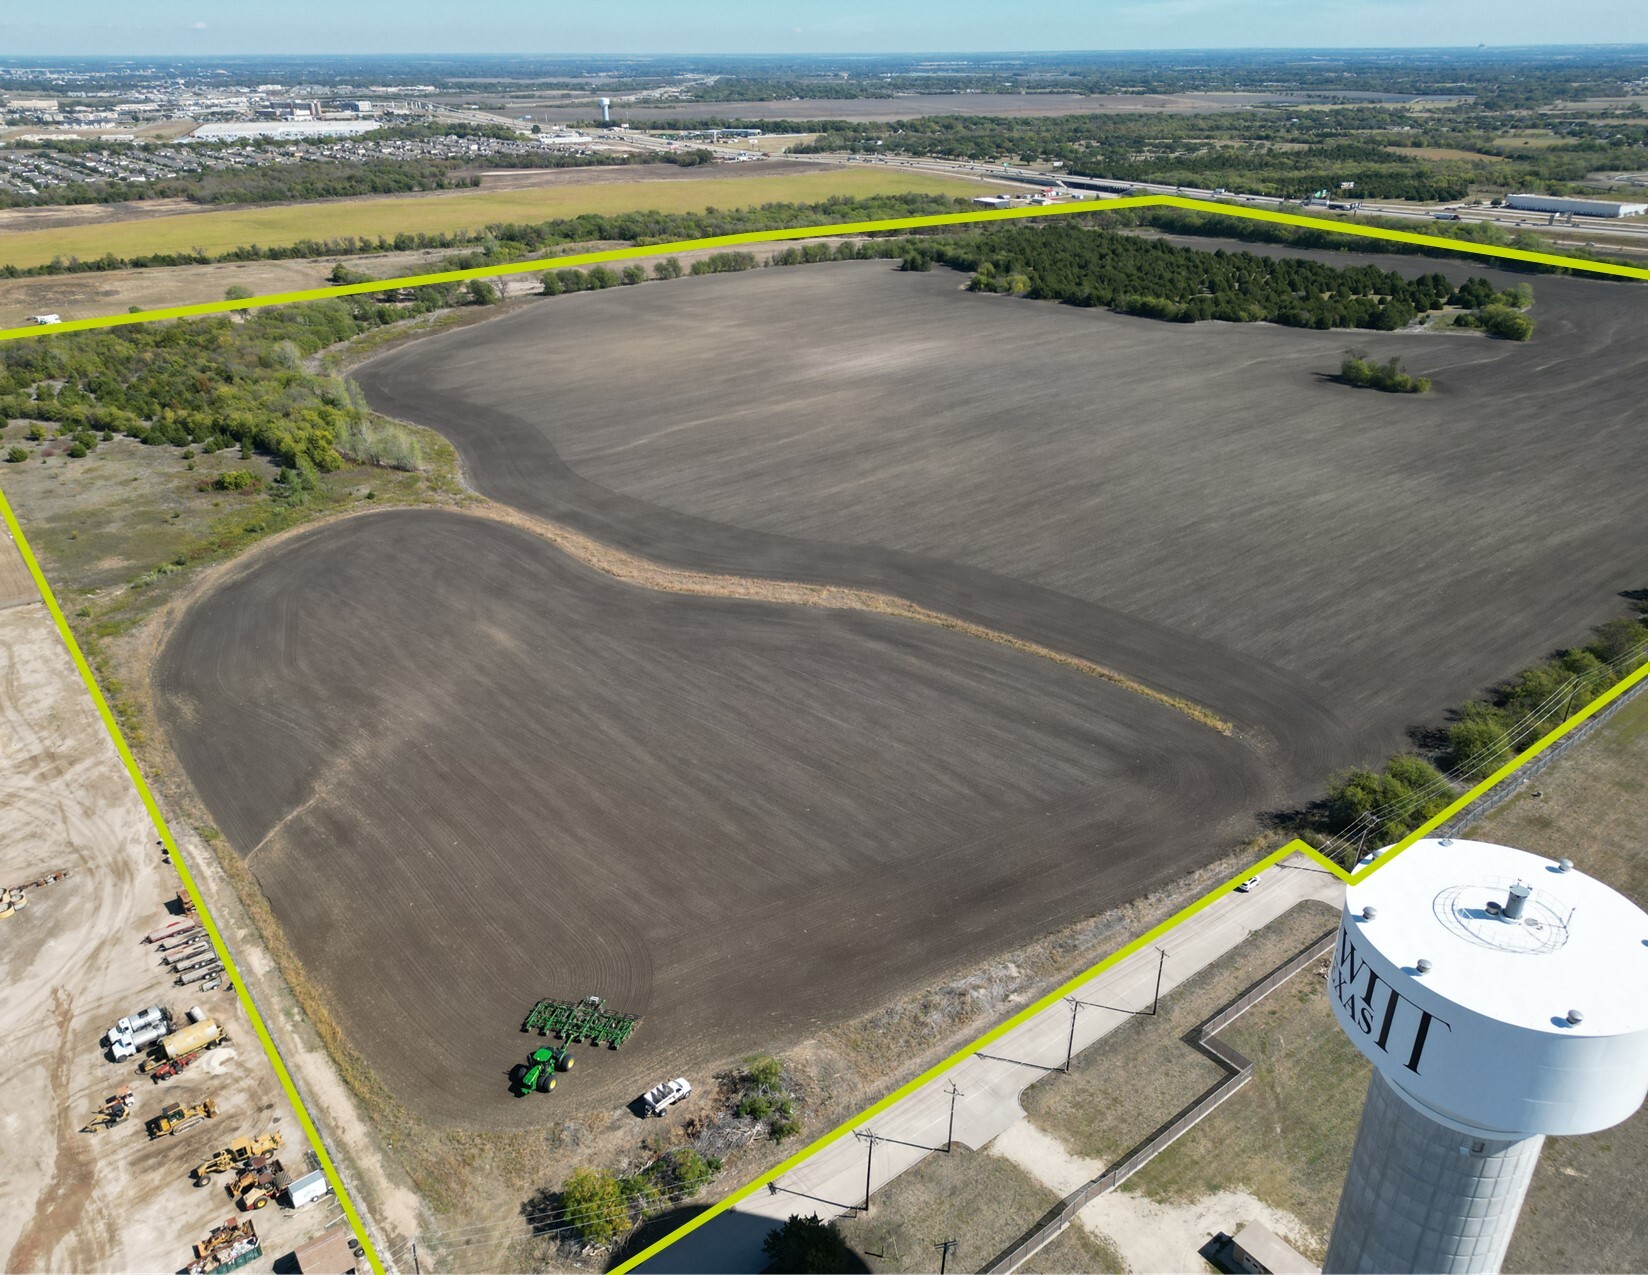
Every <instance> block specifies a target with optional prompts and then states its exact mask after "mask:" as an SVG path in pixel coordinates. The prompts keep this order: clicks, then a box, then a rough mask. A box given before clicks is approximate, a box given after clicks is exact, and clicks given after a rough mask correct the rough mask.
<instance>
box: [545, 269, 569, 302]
mask: <svg viewBox="0 0 1650 1275" xmlns="http://www.w3.org/2000/svg"><path fill="white" fill-rule="evenodd" d="M539 282H540V283H541V284H542V285H543V288H542V291H543V294H544V295H545V296H547V297H559V296H560V295H561V294H562V293H563V292H564V291H565V289H564V288H563V287H562V283H561V280H560V279H559V278H557V277H556V272H555V271H553V270H551V271H546V272H545V273H544V274H543V275H542V276H540V278H539Z"/></svg>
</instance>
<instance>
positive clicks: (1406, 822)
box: [1300, 616, 1645, 846]
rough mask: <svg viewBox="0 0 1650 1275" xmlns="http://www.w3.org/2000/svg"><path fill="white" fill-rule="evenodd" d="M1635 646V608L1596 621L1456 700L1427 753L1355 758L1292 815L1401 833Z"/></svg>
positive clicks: (1641, 637)
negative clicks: (1378, 763) (1483, 689)
mask: <svg viewBox="0 0 1650 1275" xmlns="http://www.w3.org/2000/svg"><path fill="white" fill-rule="evenodd" d="M1644 649H1645V629H1644V621H1643V619H1642V617H1641V618H1637V619H1635V618H1633V617H1630V616H1620V617H1618V618H1617V619H1614V620H1611V621H1609V622H1608V623H1607V624H1603V625H1600V626H1599V627H1598V628H1597V629H1595V630H1594V632H1593V640H1592V641H1590V642H1588V643H1587V644H1586V645H1584V646H1579V647H1572V648H1570V649H1568V650H1564V651H1560V652H1559V653H1558V654H1556V655H1554V656H1552V657H1550V658H1549V659H1546V660H1542V661H1541V662H1540V663H1538V664H1535V665H1532V666H1531V667H1530V668H1527V669H1525V670H1524V671H1523V672H1522V673H1520V674H1519V675H1518V676H1517V677H1514V678H1511V679H1509V680H1507V681H1505V682H1503V683H1501V684H1500V685H1498V686H1496V687H1495V688H1494V689H1493V690H1492V691H1491V692H1490V693H1489V695H1488V696H1487V697H1486V698H1483V699H1475V700H1472V701H1470V702H1468V703H1466V704H1463V705H1461V707H1459V708H1458V709H1456V710H1455V711H1454V713H1452V714H1451V716H1452V718H1453V721H1452V722H1451V724H1450V726H1449V727H1448V728H1447V730H1445V731H1444V733H1443V736H1442V742H1441V745H1440V746H1439V747H1438V748H1437V749H1436V750H1434V751H1432V752H1431V753H1430V754H1429V755H1427V756H1421V755H1419V754H1416V753H1397V754H1394V755H1393V756H1392V757H1390V758H1388V760H1387V762H1386V764H1385V765H1384V766H1382V767H1381V768H1380V769H1379V770H1370V769H1367V768H1364V767H1358V768H1356V769H1353V770H1349V771H1346V772H1343V773H1342V774H1341V775H1339V776H1337V777H1336V778H1335V780H1334V782H1333V784H1332V785H1331V788H1330V792H1329V796H1328V798H1327V799H1326V800H1325V801H1323V802H1321V803H1319V804H1318V805H1316V806H1315V807H1313V808H1312V809H1311V810H1309V811H1307V812H1305V814H1304V815H1303V816H1302V818H1301V821H1300V822H1301V824H1302V831H1303V832H1306V833H1308V834H1309V835H1310V834H1314V833H1316V834H1320V835H1322V834H1327V835H1329V836H1336V837H1340V836H1344V835H1346V834H1347V833H1348V831H1349V830H1351V831H1353V833H1354V835H1357V834H1358V833H1359V832H1360V831H1362V830H1363V829H1365V828H1367V830H1368V831H1367V835H1366V836H1365V838H1364V840H1365V841H1366V842H1368V843H1369V844H1370V845H1372V846H1381V845H1390V844H1392V843H1393V842H1396V841H1399V840H1401V839H1402V838H1403V837H1404V836H1406V835H1407V834H1408V833H1410V832H1412V831H1414V830H1415V829H1416V828H1419V827H1420V826H1421V825H1422V824H1423V823H1425V822H1426V821H1427V820H1428V819H1431V818H1432V817H1433V816H1434V815H1436V814H1438V813H1439V812H1440V811H1442V810H1443V809H1444V808H1445V807H1446V806H1448V805H1449V804H1450V803H1451V802H1452V801H1454V800H1455V799H1456V797H1457V796H1458V794H1459V791H1465V790H1466V789H1467V788H1469V787H1471V786H1472V785H1473V784H1476V783H1478V782H1480V781H1481V780H1483V779H1485V778H1487V777H1488V776H1490V775H1492V774H1494V773H1495V772H1496V771H1497V770H1499V769H1500V768H1501V767H1502V766H1504V765H1506V764H1507V763H1508V762H1510V761H1512V760H1513V758H1515V757H1517V756H1518V754H1519V753H1521V752H1523V751H1524V750H1525V749H1526V748H1528V747H1530V745H1532V744H1534V743H1535V742H1536V741H1537V740H1538V739H1540V738H1541V737H1542V736H1543V735H1545V734H1546V733H1547V732H1548V731H1550V730H1552V729H1553V728H1554V727H1555V726H1557V725H1558V724H1559V723H1560V722H1561V721H1563V720H1564V719H1565V718H1566V717H1568V716H1569V714H1570V713H1571V712H1574V711H1576V710H1578V709H1580V708H1582V707H1584V706H1585V705H1586V704H1587V703H1588V702H1589V701H1591V700H1593V699H1595V698H1597V697H1598V696H1599V695H1601V694H1603V693H1604V692H1605V691H1607V690H1609V689H1610V687H1611V686H1613V685H1614V684H1615V683H1616V681H1617V680H1618V679H1619V678H1620V677H1621V676H1622V675H1623V674H1624V673H1625V672H1626V671H1627V667H1628V666H1629V665H1631V664H1633V663H1637V662H1639V661H1642V659H1643V658H1644ZM1446 771H1447V772H1448V774H1447V775H1446V773H1445V772H1446Z"/></svg>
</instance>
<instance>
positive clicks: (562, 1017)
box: [521, 996, 642, 1049]
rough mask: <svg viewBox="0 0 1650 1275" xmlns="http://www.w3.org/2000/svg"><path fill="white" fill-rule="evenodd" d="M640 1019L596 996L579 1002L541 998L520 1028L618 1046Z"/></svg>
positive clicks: (571, 1040)
mask: <svg viewBox="0 0 1650 1275" xmlns="http://www.w3.org/2000/svg"><path fill="white" fill-rule="evenodd" d="M641 1021H642V1020H641V1019H640V1018H639V1017H637V1016H636V1015H635V1014H621V1013H618V1012H617V1011H615V1010H610V1009H608V1008H607V1002H606V1001H604V1000H603V999H602V998H601V997H599V996H586V997H585V998H584V999H583V1000H582V1001H556V1000H541V1001H540V1002H539V1003H538V1004H537V1005H535V1006H533V1008H532V1010H531V1011H530V1012H529V1013H528V1015H527V1018H526V1021H524V1022H523V1023H522V1025H521V1030H522V1031H524V1032H530V1031H536V1032H538V1034H539V1035H541V1036H560V1037H561V1038H562V1039H563V1040H565V1041H566V1042H567V1043H568V1044H570V1045H576V1044H578V1043H579V1042H580V1041H582V1040H588V1041H589V1042H590V1043H591V1044H592V1045H606V1046H607V1047H608V1048H609V1049H617V1048H618V1047H619V1046H620V1045H622V1044H624V1043H625V1041H627V1040H629V1039H630V1033H631V1032H633V1031H635V1030H636V1027H637V1025H638V1024H639V1023H640V1022H641Z"/></svg>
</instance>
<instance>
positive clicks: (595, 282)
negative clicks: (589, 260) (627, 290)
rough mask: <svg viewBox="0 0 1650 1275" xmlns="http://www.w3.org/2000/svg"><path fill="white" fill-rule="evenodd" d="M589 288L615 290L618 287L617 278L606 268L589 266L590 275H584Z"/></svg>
mask: <svg viewBox="0 0 1650 1275" xmlns="http://www.w3.org/2000/svg"><path fill="white" fill-rule="evenodd" d="M585 278H586V279H587V280H588V281H589V286H590V287H591V288H592V289H594V288H616V287H618V285H619V276H618V275H616V274H615V273H613V271H611V270H609V269H608V268H607V267H606V266H591V267H590V273H589V274H587V275H585Z"/></svg>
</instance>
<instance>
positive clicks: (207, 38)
mask: <svg viewBox="0 0 1650 1275" xmlns="http://www.w3.org/2000/svg"><path fill="white" fill-rule="evenodd" d="M1646 28H1647V23H1646V8H1645V4H1644V0H885V2H884V3H881V4H869V3H865V2H864V0H838V2H837V3H824V2H822V0H622V2H619V3H611V4H604V3H600V2H599V0H584V2H583V3H580V4H569V3H555V2H546V0H477V2H472V3H468V4H462V3H455V2H454V0H342V2H340V0H275V2H274V3H252V2H251V0H236V2H235V3H212V2H211V0H205V2H202V0H194V2H193V3H192V2H191V0H67V2H65V0H49V2H46V3H30V2H28V0H0V54H4V55H6V56H10V57H20V56H21V57H27V56H32V55H35V54H60V55H63V54H76V53H81V54H114V55H121V54H134V55H141V54H203V55H224V54H233V53H321V52H327V51H337V52H340V53H438V52H445V53H491V52H510V53H545V54H557V53H663V54H670V53H854V52H904V51H923V52H930V51H932V52H942V51H958V52H981V51H992V50H1026V49H1034V50H1058V49H1172V48H1188V47H1190V48H1256V47H1293V48H1303V47H1313V46H1316V47H1336V48H1349V47H1359V46H1377V47H1385V48H1390V47H1395V46H1403V45H1410V46H1417V45H1419V46H1431V47H1438V46H1442V45H1476V44H1480V43H1483V44H1490V45H1510V44H1548V43H1554V44H1557V43H1566V44H1567V43H1581V42H1585V43H1600V44H1604V43H1642V42H1644V41H1645V39H1646V34H1647V31H1646Z"/></svg>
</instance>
